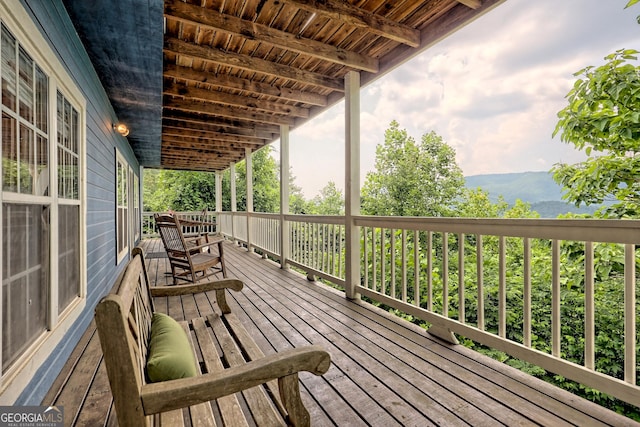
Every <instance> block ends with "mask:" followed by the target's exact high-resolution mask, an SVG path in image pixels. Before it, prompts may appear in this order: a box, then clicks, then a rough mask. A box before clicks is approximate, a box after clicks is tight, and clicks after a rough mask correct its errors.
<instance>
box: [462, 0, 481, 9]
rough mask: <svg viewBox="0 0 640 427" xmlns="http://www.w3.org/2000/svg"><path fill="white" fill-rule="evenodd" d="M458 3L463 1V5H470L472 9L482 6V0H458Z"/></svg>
mask: <svg viewBox="0 0 640 427" xmlns="http://www.w3.org/2000/svg"><path fill="white" fill-rule="evenodd" d="M458 3H462V4H463V5H465V6H467V7H470V8H471V9H478V8H479V7H480V6H482V1H481V0H458Z"/></svg>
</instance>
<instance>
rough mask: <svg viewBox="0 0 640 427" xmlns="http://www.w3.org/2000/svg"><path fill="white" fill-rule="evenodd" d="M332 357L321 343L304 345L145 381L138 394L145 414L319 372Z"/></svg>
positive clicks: (320, 372) (325, 367) (322, 371)
mask: <svg viewBox="0 0 640 427" xmlns="http://www.w3.org/2000/svg"><path fill="white" fill-rule="evenodd" d="M330 366H331V357H330V356H329V353H327V352H326V351H325V350H324V349H323V348H322V347H320V346H316V345H313V346H306V347H301V348H294V349H290V350H286V351H282V352H279V353H276V354H270V355H267V356H264V357H262V358H260V359H257V360H253V361H251V362H248V363H246V364H244V365H242V366H234V367H230V368H227V369H224V370H223V371H220V372H214V373H209V374H204V375H199V376H195V377H191V378H182V379H179V380H172V381H165V382H159V383H152V384H145V385H143V386H142V390H141V393H140V395H141V398H142V404H143V406H144V412H145V414H147V415H150V414H156V413H159V412H165V411H170V410H173V409H179V408H184V407H187V406H191V405H195V404H197V403H202V402H208V401H210V400H214V399H217V398H219V397H222V396H227V395H229V394H233V393H237V392H239V391H242V390H246V389H249V388H251V387H255V386H257V385H260V384H265V383H267V382H269V381H272V380H276V379H279V378H283V377H287V376H289V375H293V374H296V375H297V373H298V372H302V371H305V372H311V373H312V374H314V375H322V374H324V373H325V372H327V371H328V370H329V367H330Z"/></svg>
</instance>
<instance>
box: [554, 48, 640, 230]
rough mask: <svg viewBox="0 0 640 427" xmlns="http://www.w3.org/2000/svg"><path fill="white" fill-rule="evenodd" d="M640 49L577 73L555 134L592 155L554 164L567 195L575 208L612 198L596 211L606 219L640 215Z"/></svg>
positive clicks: (627, 51) (622, 53) (623, 51)
mask: <svg viewBox="0 0 640 427" xmlns="http://www.w3.org/2000/svg"><path fill="white" fill-rule="evenodd" d="M637 53H638V52H637V51H635V50H630V49H626V50H618V51H616V52H615V53H612V54H611V55H608V56H607V57H605V59H606V60H607V63H605V64H604V65H602V66H600V67H593V66H589V67H586V68H584V69H582V70H580V71H578V72H577V73H576V74H575V75H576V76H579V77H580V78H579V79H578V80H577V81H576V82H575V84H574V86H573V89H571V91H570V92H569V93H568V95H567V99H568V101H569V105H567V106H566V107H565V108H564V109H562V110H561V111H560V112H559V113H558V117H559V119H560V120H559V121H558V124H557V126H556V129H555V131H554V133H553V135H554V136H555V135H556V134H557V133H560V139H561V140H562V141H563V142H566V143H571V144H573V145H574V146H575V147H576V148H578V149H580V150H584V151H585V153H586V154H587V156H589V157H588V158H587V160H585V161H584V162H581V163H577V164H573V165H569V164H564V163H560V164H556V165H555V166H554V168H553V172H554V179H555V180H556V181H557V182H558V183H559V184H561V185H563V186H564V189H565V190H566V193H565V195H564V196H563V197H564V198H565V199H567V200H569V201H571V202H573V203H575V204H576V206H580V205H581V204H586V205H590V204H598V203H602V202H610V203H611V204H610V205H609V206H607V207H605V208H603V209H601V210H600V211H599V212H598V213H599V215H601V216H605V217H618V218H623V217H637V216H638V214H640V66H638V65H634V64H632V63H631V62H632V61H637V58H636V56H635V55H636V54H637Z"/></svg>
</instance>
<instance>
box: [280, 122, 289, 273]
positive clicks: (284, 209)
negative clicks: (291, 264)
mask: <svg viewBox="0 0 640 427" xmlns="http://www.w3.org/2000/svg"><path fill="white" fill-rule="evenodd" d="M288 213H289V125H280V268H282V269H287V268H288V265H287V260H288V259H289V223H288V222H287V220H286V219H285V215H287V214H288Z"/></svg>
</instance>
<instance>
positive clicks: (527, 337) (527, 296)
mask: <svg viewBox="0 0 640 427" xmlns="http://www.w3.org/2000/svg"><path fill="white" fill-rule="evenodd" d="M523 263H524V265H523V276H524V277H523V279H524V283H523V288H524V290H523V298H524V301H523V313H522V315H523V319H522V322H523V325H522V328H523V331H522V335H523V344H524V345H525V346H527V347H531V239H530V238H525V239H524V255H523Z"/></svg>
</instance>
